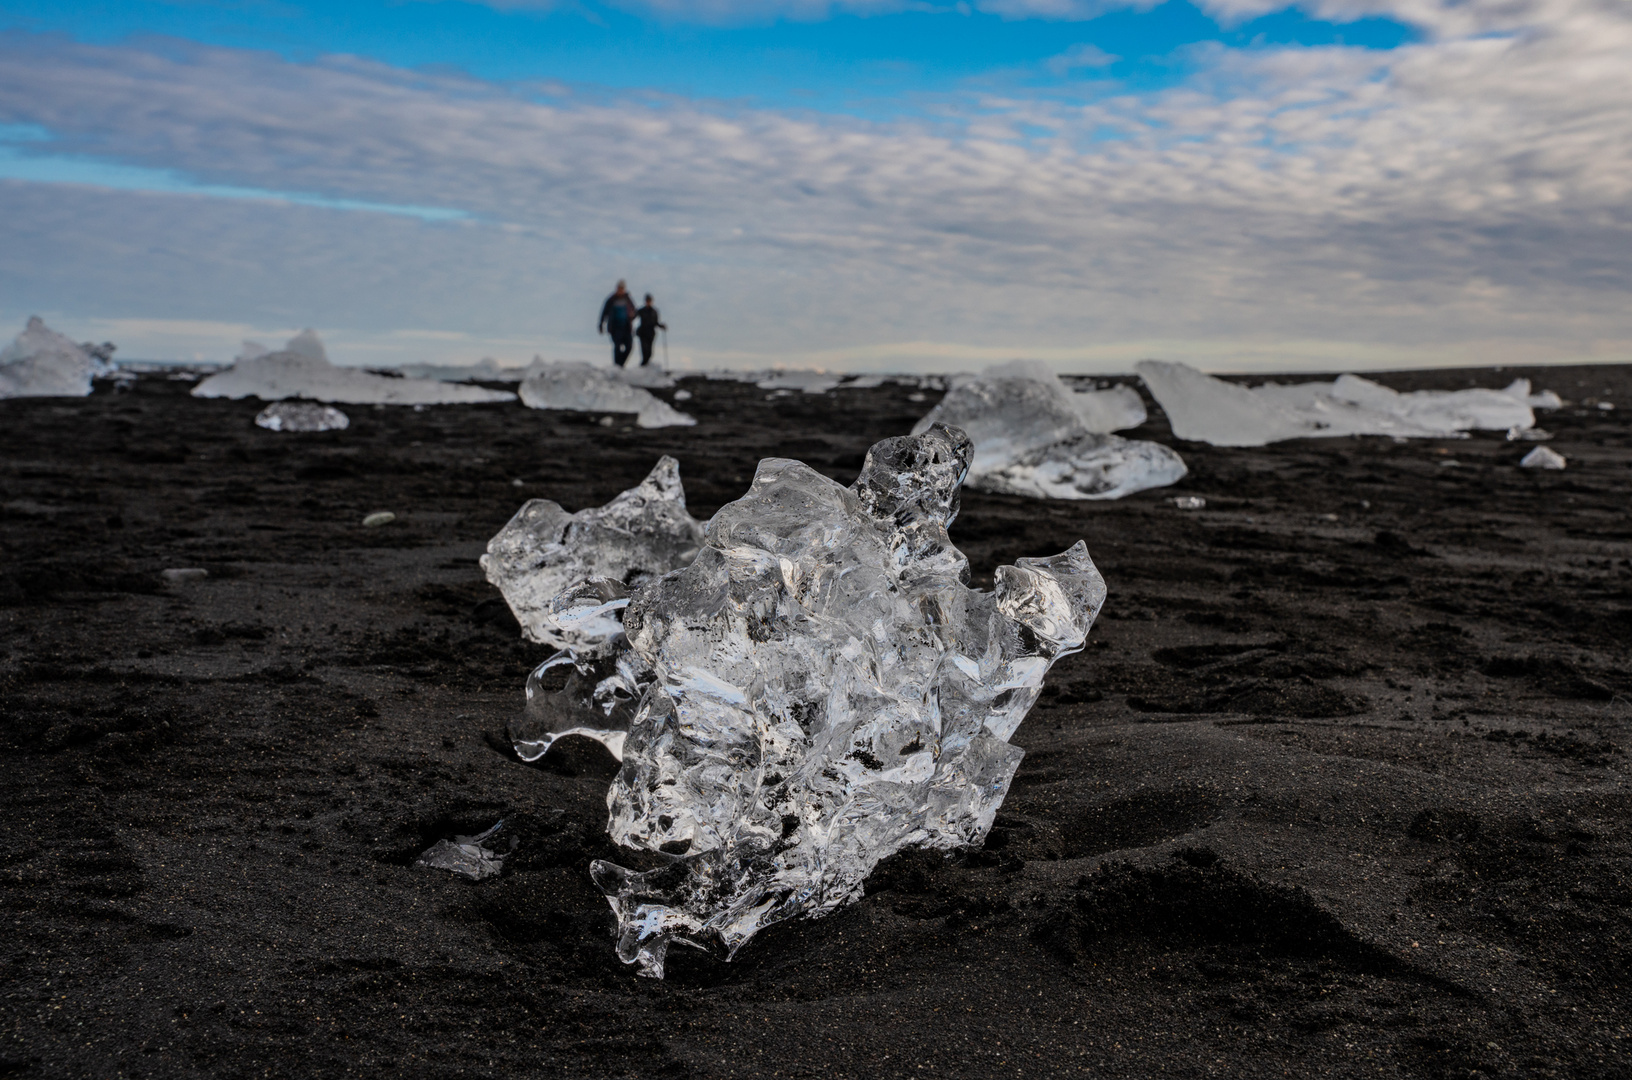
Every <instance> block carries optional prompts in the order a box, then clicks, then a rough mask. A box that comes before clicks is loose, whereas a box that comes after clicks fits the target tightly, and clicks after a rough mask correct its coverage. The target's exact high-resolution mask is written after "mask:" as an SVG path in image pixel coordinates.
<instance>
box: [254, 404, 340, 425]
mask: <svg viewBox="0 0 1632 1080" xmlns="http://www.w3.org/2000/svg"><path fill="white" fill-rule="evenodd" d="M255 426H256V427H262V428H265V429H266V430H268V431H344V430H345V429H346V428H348V427H350V426H351V417H349V416H347V415H346V414H345V413H343V412H341V411H340V410H339V409H336V408H335V407H334V406H333V405H319V404H317V403H316V402H312V401H274V402H273V403H272V404H270V405H268V406H267V407H266V408H264V409H262V410H261V411H260V412H258V413H256V414H255Z"/></svg>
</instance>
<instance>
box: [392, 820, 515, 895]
mask: <svg viewBox="0 0 1632 1080" xmlns="http://www.w3.org/2000/svg"><path fill="white" fill-rule="evenodd" d="M503 831H504V822H502V821H500V822H499V823H498V824H497V825H494V826H493V827H492V828H491V829H488V830H486V831H484V832H479V833H477V834H476V835H475V836H455V837H454V838H453V839H451V840H438V841H437V842H436V843H434V844H432V845H431V846H430V847H428V848H426V849H425V851H424V853H423V854H421V855H420V857H419V858H418V859H416V860H415V864H416V865H418V866H429V867H431V868H432V869H434V870H447V871H449V872H451V873H455V874H458V875H459V876H460V877H467V878H469V879H470V880H472V881H481V880H482V879H484V878H490V877H492V876H493V875H495V874H497V873H499V872H500V871H501V870H503V869H504V859H505V856H506V855H508V854H509V852H508V851H505V852H500V851H499V850H498V846H499V845H498V839H497V837H498V836H499V834H500V833H501V832H503ZM510 846H511V848H514V846H515V844H514V842H512V843H511V845H510Z"/></svg>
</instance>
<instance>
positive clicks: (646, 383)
mask: <svg viewBox="0 0 1632 1080" xmlns="http://www.w3.org/2000/svg"><path fill="white" fill-rule="evenodd" d="M612 374H613V376H614V377H616V378H618V379H620V380H622V381H623V382H626V383H628V384H629V385H630V386H639V387H641V388H643V389H646V390H667V389H668V388H669V387H671V386H673V385H674V376H672V375H670V374H669V373H668V372H667V371H664V370H663V369H662V368H660V367H658V366H657V365H655V364H645V365H634V364H632V365H630V366H628V367H621V368H613V369H612Z"/></svg>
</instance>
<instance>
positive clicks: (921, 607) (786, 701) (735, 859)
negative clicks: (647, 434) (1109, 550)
mask: <svg viewBox="0 0 1632 1080" xmlns="http://www.w3.org/2000/svg"><path fill="white" fill-rule="evenodd" d="M973 456H974V447H973V445H972V444H971V442H970V440H969V439H968V437H967V436H965V435H964V433H963V432H961V431H959V430H957V429H955V428H948V427H945V426H942V425H936V426H934V427H932V428H930V429H929V430H928V431H925V432H923V433H921V434H918V435H914V436H909V437H903V438H896V439H887V440H885V441H883V442H881V443H878V444H877V445H875V446H874V447H873V448H872V449H871V451H869V453H868V455H867V459H866V463H865V465H864V466H863V468H862V472H861V475H860V476H859V477H858V478H857V480H856V482H855V483H854V484H852V485H850V486H849V487H844V486H841V485H840V484H838V483H836V482H834V481H833V480H830V479H828V478H826V477H825V476H822V475H821V474H819V473H817V472H816V471H815V470H813V469H811V468H809V467H808V466H806V465H804V464H802V463H800V462H797V461H790V460H786V459H779V458H770V459H766V460H765V461H762V462H761V463H760V465H759V469H758V472H757V473H756V475H755V477H754V481H753V485H752V486H751V488H750V489H749V491H748V493H747V494H746V495H744V496H743V497H742V498H741V499H739V500H737V501H736V502H734V503H731V504H729V505H727V506H725V507H724V508H722V509H721V510H720V512H719V513H718V514H716V515H715V517H714V519H713V520H712V521H711V522H710V523H709V525H708V529H707V536H706V540H705V542H704V544H703V546H702V550H701V551H700V552H699V553H698V554H697V556H696V558H695V560H694V561H692V562H691V563H690V564H689V565H688V566H686V567H685V568H684V569H681V570H678V571H675V572H672V573H668V574H665V575H663V576H661V577H658V578H656V579H655V580H652V581H649V582H647V583H645V584H644V585H641V586H639V587H637V588H636V589H635V590H634V592H633V594H632V595H631V596H630V597H629V600H628V604H627V607H626V608H624V610H623V612H622V615H623V624H624V628H625V632H626V635H627V637H626V640H625V642H624V643H623V644H622V645H621V646H620V647H621V649H622V651H623V653H624V654H625V655H626V657H627V660H628V667H629V669H630V671H631V673H632V674H636V675H637V676H640V674H641V673H642V672H649V673H650V674H649V675H646V676H642V677H644V678H649V680H650V681H649V683H647V685H646V687H645V689H644V691H643V692H642V694H641V697H640V699H639V701H638V704H637V705H636V706H635V708H634V714H633V722H632V723H631V725H630V730H629V733H628V736H627V741H626V742H625V744H624V747H623V767H622V770H621V771H620V772H619V774H618V777H617V779H616V781H615V782H614V783H613V786H612V790H611V791H610V792H609V794H608V804H609V807H610V811H611V813H610V822H609V830H610V833H611V836H612V838H613V839H614V840H615V841H616V842H617V843H619V844H621V845H623V846H625V847H628V848H632V849H637V850H639V851H641V852H644V853H645V855H644V860H645V861H644V863H643V865H645V866H651V865H652V860H654V859H655V860H658V861H660V865H658V866H657V868H655V869H648V870H645V871H637V870H630V869H625V868H623V867H621V866H618V865H615V864H613V863H610V862H604V861H598V862H596V863H595V864H594V865H593V867H592V874H593V876H594V879H595V881H596V883H597V884H598V885H599V886H600V887H601V889H602V890H603V891H604V892H605V893H606V895H607V898H608V900H609V901H610V903H611V905H612V908H613V911H614V912H615V913H616V915H617V919H618V927H619V931H618V932H619V941H618V953H619V956H620V957H622V958H623V959H624V960H625V961H626V962H629V963H634V964H638V965H639V970H640V972H641V973H642V974H645V975H649V976H655V977H661V976H662V974H663V965H664V957H665V954H666V952H667V949H668V946H669V944H670V943H671V942H681V943H684V944H687V945H693V946H697V947H700V948H705V949H708V950H710V951H712V952H714V953H715V954H716V955H719V956H722V957H724V958H727V959H729V958H730V957H731V956H732V955H734V954H735V953H736V951H737V950H738V949H740V948H741V947H742V946H743V945H744V944H745V943H746V942H747V941H748V940H749V939H750V938H752V937H753V936H754V934H756V933H757V932H758V931H759V930H761V929H763V928H764V927H766V926H769V925H771V924H773V923H776V922H779V921H781V920H783V919H788V918H792V917H795V916H800V915H805V916H811V917H815V916H819V915H822V914H824V913H826V912H829V911H832V910H834V909H835V908H838V907H840V906H842V905H844V904H847V903H849V902H850V901H852V900H855V899H857V898H858V897H860V896H861V894H862V881H863V880H864V879H865V878H866V876H867V874H868V873H869V872H870V871H871V870H872V868H873V867H874V866H875V865H876V864H877V863H878V861H879V860H880V859H883V858H885V857H886V856H888V855H890V854H892V853H894V852H896V851H899V850H901V849H902V848H905V847H909V846H919V847H926V848H934V849H942V850H945V849H951V848H957V847H960V846H964V845H969V844H976V843H979V842H980V841H981V840H982V839H983V838H984V837H985V835H986V833H987V831H988V830H989V829H990V828H991V825H992V820H993V817H994V815H995V814H996V812H997V808H998V806H999V804H1000V803H1001V802H1002V801H1003V797H1004V795H1005V794H1006V793H1007V791H1008V786H1009V781H1010V779H1011V778H1012V777H1013V775H1014V771H1015V768H1016V766H1017V765H1018V763H1019V761H1020V758H1021V753H1022V752H1021V751H1020V749H1019V748H1017V747H1015V746H1013V745H1011V744H1010V743H1009V742H1008V739H1009V737H1010V736H1011V735H1012V734H1013V733H1014V730H1015V728H1016V727H1017V726H1018V725H1019V724H1020V722H1021V720H1022V719H1023V718H1024V717H1025V715H1026V713H1027V712H1028V711H1029V710H1030V709H1031V707H1032V705H1033V704H1034V703H1035V702H1036V700H1037V697H1038V694H1039V693H1040V691H1041V689H1042V683H1043V676H1044V674H1045V673H1046V672H1047V670H1048V668H1049V667H1050V665H1052V664H1053V663H1054V662H1055V661H1056V660H1058V659H1059V658H1060V657H1062V656H1065V655H1067V654H1069V653H1072V652H1076V651H1078V650H1079V649H1081V648H1082V646H1083V644H1084V642H1085V639H1086V635H1087V632H1088V628H1089V626H1090V625H1091V624H1092V622H1093V620H1094V618H1095V616H1096V615H1097V614H1098V612H1099V609H1100V606H1101V604H1102V603H1103V602H1104V598H1105V585H1104V582H1103V580H1102V579H1101V578H1100V575H1099V573H1098V571H1097V570H1095V568H1094V565H1093V562H1092V561H1091V560H1090V559H1089V557H1088V552H1087V549H1086V548H1085V547H1084V545H1083V544H1082V543H1080V542H1079V543H1077V544H1076V545H1075V546H1074V547H1072V548H1071V549H1070V550H1068V551H1066V552H1064V553H1062V554H1060V555H1056V556H1052V557H1050V558H1036V559H1020V560H1018V563H1017V564H1016V565H1013V566H1003V567H1000V568H999V569H998V571H997V574H996V591H995V592H981V591H977V590H974V589H970V588H969V587H967V586H966V585H965V584H964V582H965V581H966V580H967V577H968V563H967V560H966V559H965V558H964V556H963V554H962V553H961V552H960V551H958V549H957V548H956V547H954V546H953V545H952V542H951V540H950V539H949V538H948V536H947V531H946V530H947V526H948V525H949V524H951V522H952V520H953V518H954V517H955V516H956V514H957V507H958V490H959V488H960V486H961V485H962V483H963V481H964V478H965V476H966V475H967V474H968V472H969V468H970V462H971V459H972V458H973ZM588 599H589V598H585V601H582V602H587V600H588ZM574 602H575V603H577V602H580V601H574Z"/></svg>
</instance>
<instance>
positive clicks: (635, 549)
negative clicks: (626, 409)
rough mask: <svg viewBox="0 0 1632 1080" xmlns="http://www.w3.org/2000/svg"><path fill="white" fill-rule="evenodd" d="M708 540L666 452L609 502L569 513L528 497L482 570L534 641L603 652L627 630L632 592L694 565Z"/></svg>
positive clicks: (580, 651)
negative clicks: (626, 608) (625, 616)
mask: <svg viewBox="0 0 1632 1080" xmlns="http://www.w3.org/2000/svg"><path fill="white" fill-rule="evenodd" d="M702 544H703V525H702V523H701V522H699V521H698V520H697V519H695V518H693V517H692V516H691V515H690V514H689V513H687V512H686V492H685V488H684V487H682V486H681V484H680V463H679V462H677V461H675V460H674V458H672V457H667V456H665V457H662V458H659V459H658V462H657V465H656V466H654V467H653V469H652V471H651V472H650V473H649V474H648V475H647V477H646V479H644V480H642V481H641V482H640V484H639V485H638V486H636V487H632V488H630V489H629V490H628V491H625V492H623V493H622V494H621V495H619V496H618V497H617V498H615V499H613V500H612V501H611V502H609V503H607V504H606V505H605V506H597V507H592V508H590V509H588V510H580V511H578V512H577V513H576V514H569V513H567V511H565V510H563V509H562V508H561V505H560V504H559V503H555V502H551V501H550V500H549V499H533V500H531V501H529V502H528V503H527V504H526V505H524V506H523V507H522V508H521V509H520V510H518V511H516V514H515V516H514V517H512V518H511V519H510V521H509V522H508V523H507V524H506V525H505V527H504V528H502V529H500V530H499V532H498V534H497V535H496V536H494V537H493V539H492V540H489V541H488V543H487V554H486V555H483V556H482V570H483V571H484V572H486V574H487V580H489V581H491V582H492V583H493V584H494V585H497V586H498V587H499V591H500V592H502V593H503V594H504V599H505V603H507V604H509V605H510V610H511V611H513V612H514V613H515V616H516V619H517V621H518V622H520V623H521V630H522V633H523V635H525V636H526V637H527V639H528V640H530V641H537V642H541V643H543V644H546V645H554V646H556V647H557V648H560V649H574V650H576V651H577V652H578V655H580V656H583V657H589V656H599V655H604V654H605V653H607V652H608V651H609V650H610V649H611V648H612V647H613V645H614V644H615V639H616V638H618V637H619V636H620V635H621V634H622V632H623V624H622V620H621V612H622V609H623V607H624V605H625V604H626V603H627V602H628V596H629V590H631V589H633V588H636V587H638V586H640V585H644V584H645V583H646V582H648V581H651V580H652V579H654V578H657V577H659V576H661V575H663V574H666V573H668V572H669V571H670V570H675V569H678V568H680V567H682V566H685V565H687V564H688V563H690V562H691V560H692V559H693V558H695V557H696V555H697V552H698V550H699V549H700V548H701V547H702ZM586 583H588V587H587V588H584V589H581V588H580V586H585V585H586Z"/></svg>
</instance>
